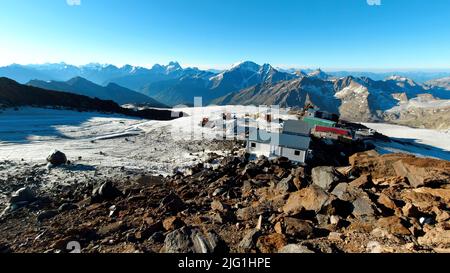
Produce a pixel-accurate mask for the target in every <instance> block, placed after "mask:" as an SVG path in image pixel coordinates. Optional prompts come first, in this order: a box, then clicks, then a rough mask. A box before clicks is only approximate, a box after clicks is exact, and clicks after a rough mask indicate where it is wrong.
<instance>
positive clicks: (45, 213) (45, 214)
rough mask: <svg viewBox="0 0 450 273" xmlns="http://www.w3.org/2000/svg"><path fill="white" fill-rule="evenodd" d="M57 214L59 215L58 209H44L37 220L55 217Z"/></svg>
mask: <svg viewBox="0 0 450 273" xmlns="http://www.w3.org/2000/svg"><path fill="white" fill-rule="evenodd" d="M56 215H58V211H56V210H47V211H43V212H41V213H39V214H38V216H37V220H38V221H39V222H42V221H44V220H48V219H51V218H53V217H55V216H56Z"/></svg>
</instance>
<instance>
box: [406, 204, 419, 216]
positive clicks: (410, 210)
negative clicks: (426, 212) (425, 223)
mask: <svg viewBox="0 0 450 273" xmlns="http://www.w3.org/2000/svg"><path fill="white" fill-rule="evenodd" d="M402 213H403V215H404V216H406V217H414V218H418V217H419V216H420V215H421V212H420V211H419V209H418V208H417V207H416V206H414V205H413V204H411V203H406V204H405V205H404V206H403V208H402Z"/></svg>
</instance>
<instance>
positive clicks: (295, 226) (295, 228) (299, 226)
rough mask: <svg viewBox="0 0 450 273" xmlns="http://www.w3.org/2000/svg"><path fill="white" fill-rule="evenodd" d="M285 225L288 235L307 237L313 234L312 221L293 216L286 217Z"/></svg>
mask: <svg viewBox="0 0 450 273" xmlns="http://www.w3.org/2000/svg"><path fill="white" fill-rule="evenodd" d="M284 227H285V230H286V231H285V232H286V234H287V235H291V236H294V237H297V238H301V239H306V238H311V237H312V236H313V232H314V227H313V225H312V223H311V222H310V221H306V220H301V219H297V218H292V217H286V218H284Z"/></svg>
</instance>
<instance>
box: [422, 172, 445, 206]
mask: <svg viewBox="0 0 450 273" xmlns="http://www.w3.org/2000/svg"><path fill="white" fill-rule="evenodd" d="M449 179H450V178H449ZM414 192H417V193H424V194H431V195H433V196H435V197H439V198H440V199H441V200H442V201H443V202H444V203H447V204H449V203H450V189H431V188H418V189H414Z"/></svg>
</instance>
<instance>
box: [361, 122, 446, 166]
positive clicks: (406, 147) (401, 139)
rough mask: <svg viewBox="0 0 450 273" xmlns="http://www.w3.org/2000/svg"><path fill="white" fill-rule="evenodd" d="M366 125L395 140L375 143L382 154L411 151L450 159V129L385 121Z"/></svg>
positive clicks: (410, 152) (411, 152)
mask: <svg viewBox="0 0 450 273" xmlns="http://www.w3.org/2000/svg"><path fill="white" fill-rule="evenodd" d="M364 125H365V126H367V127H369V128H371V129H374V130H376V131H377V132H379V133H381V134H383V135H385V136H388V137H390V138H391V139H392V140H393V141H392V142H384V141H377V142H375V143H374V144H375V145H376V146H377V150H378V151H379V152H380V153H382V154H384V153H409V154H414V155H417V156H421V157H432V158H438V159H443V160H449V161H450V130H449V131H438V130H431V129H415V128H410V127H406V126H400V125H392V124H385V123H364Z"/></svg>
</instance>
